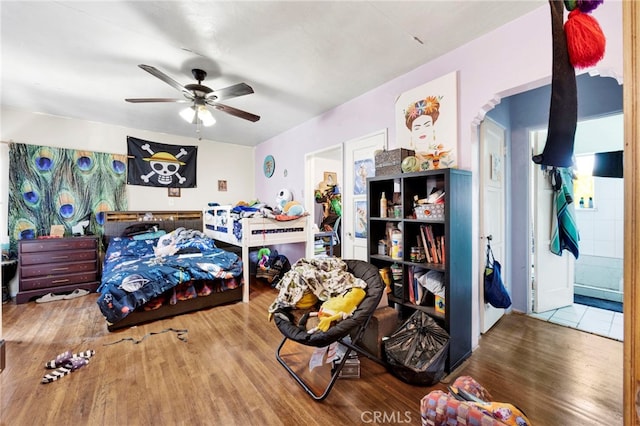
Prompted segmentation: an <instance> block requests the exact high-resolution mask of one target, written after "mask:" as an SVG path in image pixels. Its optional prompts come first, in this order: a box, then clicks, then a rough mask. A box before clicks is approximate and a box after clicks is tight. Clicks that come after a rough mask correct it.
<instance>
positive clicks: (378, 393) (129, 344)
mask: <svg viewBox="0 0 640 426" xmlns="http://www.w3.org/2000/svg"><path fill="white" fill-rule="evenodd" d="M275 295H276V293H275V290H272V289H270V288H268V287H266V286H260V285H256V286H253V287H252V293H251V302H250V303H249V304H243V303H236V304H232V305H227V306H220V307H216V308H212V309H209V310H206V311H200V312H195V313H192V314H187V315H182V316H179V317H175V318H172V319H167V320H162V321H156V322H153V323H149V324H145V325H142V326H138V327H134V328H130V329H125V330H120V331H116V332H113V333H110V332H108V331H107V328H106V324H105V322H104V319H103V318H102V316H101V314H100V312H99V310H98V307H97V305H96V303H95V301H96V299H97V295H94V294H92V295H89V296H86V297H81V298H78V299H72V300H64V301H57V302H51V303H45V304H36V303H34V302H30V303H27V304H23V305H15V304H13V303H11V304H5V305H3V326H4V330H3V331H4V333H3V334H4V338H5V339H6V341H7V344H6V348H7V368H6V370H5V371H4V372H3V373H2V374H0V424H2V425H14V426H15V425H17V426H22V425H45V424H46V425H205V424H206V425H209V424H216V425H218V424H219V425H236V424H237V425H249V424H263V425H302V424H308V425H314V424H318V425H320V424H321V425H329V424H330V425H353V424H412V425H419V424H420V413H419V406H420V398H422V396H424V395H425V394H427V393H428V392H429V391H430V390H432V389H442V390H446V385H447V383H446V382H447V381H450V380H453V379H454V378H455V377H457V376H459V375H471V376H473V377H474V378H476V379H477V380H478V381H479V382H480V383H482V384H483V385H484V386H485V387H487V388H488V389H489V390H490V391H491V392H492V394H493V395H494V397H495V398H496V400H499V401H508V402H512V403H514V404H516V405H517V406H519V407H520V408H522V409H523V410H524V411H525V412H526V413H527V415H528V416H529V419H530V420H531V421H532V423H533V424H534V425H536V426H554V425H562V426H572V425H598V424H607V425H621V424H622V382H623V381H622V363H623V359H622V357H623V346H622V343H621V342H618V341H615V340H611V339H607V338H604V337H600V336H595V335H591V334H588V333H584V332H580V331H577V330H574V329H570V328H566V327H561V326H558V325H555V324H551V323H547V322H544V321H540V320H537V319H534V318H530V317H527V316H525V315H520V314H511V315H508V316H506V317H504V318H503V319H501V320H500V321H499V323H498V324H497V325H496V326H495V327H494V328H493V329H492V330H491V331H490V332H489V333H487V334H485V335H483V336H482V337H481V339H480V344H479V347H478V348H477V349H476V350H475V351H474V353H473V355H472V356H471V358H469V359H468V360H467V361H465V362H464V363H463V365H462V366H461V367H460V368H459V369H458V370H457V371H455V372H453V373H452V374H451V375H450V376H448V377H447V378H446V379H445V380H444V381H443V382H441V383H439V384H437V385H436V386H433V387H418V386H411V385H408V384H405V383H403V382H401V381H400V380H398V379H396V378H395V377H393V376H392V375H391V374H389V373H388V372H387V371H386V370H385V369H384V368H383V367H382V366H380V365H378V364H376V363H374V362H372V361H370V360H367V359H363V358H362V357H361V377H360V378H359V379H340V380H338V382H337V383H336V385H335V387H334V388H333V390H332V391H331V393H330V394H329V396H328V398H327V399H326V400H325V401H324V402H320V403H318V402H314V401H313V400H312V399H311V398H310V397H309V396H308V395H307V394H306V393H305V392H304V391H303V390H302V388H301V387H300V386H299V385H298V384H297V383H296V382H295V381H294V380H293V378H291V377H290V376H289V375H288V373H287V372H286V371H285V370H284V368H282V366H280V364H278V362H277V361H276V359H275V350H276V348H277V346H278V344H279V343H280V340H281V334H280V332H279V331H278V329H277V328H276V327H275V325H274V324H273V323H271V322H268V321H267V306H268V305H269V304H270V303H271V302H272V301H273V299H274V298H275ZM168 328H173V329H176V330H180V329H187V330H188V333H186V339H187V341H186V342H184V341H182V340H180V339H179V338H178V334H177V333H175V332H173V331H168V332H164V333H159V334H154V335H150V336H148V337H146V338H144V340H142V341H139V340H140V339H142V338H143V337H144V336H145V335H147V334H148V333H153V332H161V331H163V330H166V329H168ZM121 339H134V340H135V341H136V342H137V341H139V342H138V343H136V342H134V341H132V340H124V341H121V342H119V343H114V342H117V341H119V340H121ZM111 343H114V344H111ZM86 349H93V350H95V351H96V354H95V356H94V357H93V358H92V359H91V361H90V363H89V365H87V366H86V367H83V368H81V369H80V370H78V371H76V372H73V373H71V374H70V375H68V376H65V377H63V378H61V379H60V380H58V381H57V382H54V383H50V384H46V385H43V384H40V379H41V378H42V376H43V375H44V374H45V373H46V372H47V370H46V369H45V368H44V364H45V362H47V361H48V360H50V359H52V358H53V357H55V355H57V354H59V353H61V352H63V351H65V350H73V351H81V350H86ZM376 413H378V422H376V421H374V419H375V417H374V415H375V414H376Z"/></svg>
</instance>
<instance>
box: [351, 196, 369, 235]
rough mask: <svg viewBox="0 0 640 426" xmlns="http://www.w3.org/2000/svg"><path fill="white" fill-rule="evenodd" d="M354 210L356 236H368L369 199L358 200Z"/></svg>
mask: <svg viewBox="0 0 640 426" xmlns="http://www.w3.org/2000/svg"><path fill="white" fill-rule="evenodd" d="M353 211H354V212H355V213H354V214H355V217H354V222H353V223H354V229H355V235H356V238H367V200H366V199H365V200H356V201H355V208H354V209H353Z"/></svg>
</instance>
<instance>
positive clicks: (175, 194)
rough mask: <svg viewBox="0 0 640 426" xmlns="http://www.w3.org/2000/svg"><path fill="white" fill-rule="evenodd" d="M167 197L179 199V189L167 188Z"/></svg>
mask: <svg viewBox="0 0 640 426" xmlns="http://www.w3.org/2000/svg"><path fill="white" fill-rule="evenodd" d="M168 190H169V197H179V196H180V188H168Z"/></svg>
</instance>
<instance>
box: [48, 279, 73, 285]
mask: <svg viewBox="0 0 640 426" xmlns="http://www.w3.org/2000/svg"><path fill="white" fill-rule="evenodd" d="M68 282H69V280H68V279H64V280H53V281H51V284H62V283H68Z"/></svg>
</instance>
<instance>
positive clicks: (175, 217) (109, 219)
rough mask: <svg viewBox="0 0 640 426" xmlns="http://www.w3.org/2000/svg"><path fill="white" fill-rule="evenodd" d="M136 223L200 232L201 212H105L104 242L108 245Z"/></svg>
mask: <svg viewBox="0 0 640 426" xmlns="http://www.w3.org/2000/svg"><path fill="white" fill-rule="evenodd" d="M137 223H154V224H158V229H159V230H160V229H162V230H165V231H167V232H171V231H173V230H174V229H176V228H180V227H183V228H187V229H197V230H199V231H202V229H203V222H202V211H200V210H186V211H150V212H142V211H127V212H105V219H104V234H103V235H104V237H103V239H104V242H105V244H108V242H109V239H110V238H112V237H120V236H122V233H123V232H124V230H125V229H126V228H127V227H128V226H130V225H134V224H137Z"/></svg>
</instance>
